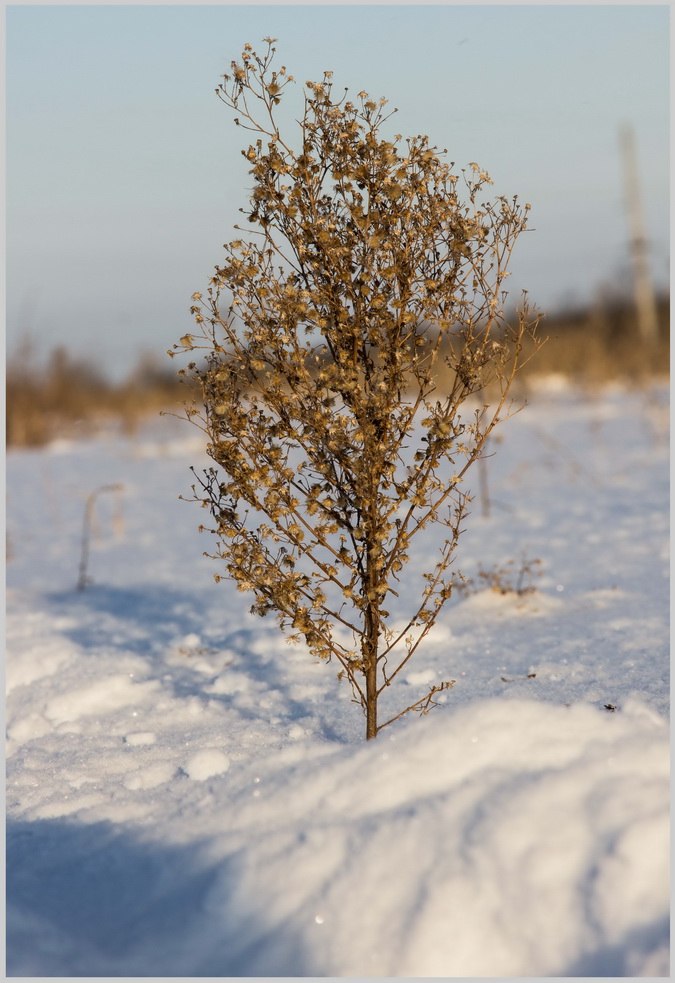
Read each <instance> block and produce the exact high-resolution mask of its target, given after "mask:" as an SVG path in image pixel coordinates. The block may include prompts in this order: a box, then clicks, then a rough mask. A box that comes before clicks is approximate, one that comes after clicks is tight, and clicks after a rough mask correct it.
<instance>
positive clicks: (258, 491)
mask: <svg viewBox="0 0 675 983" xmlns="http://www.w3.org/2000/svg"><path fill="white" fill-rule="evenodd" d="M266 43H267V50H266V53H265V54H264V56H259V55H257V54H256V53H255V52H254V51H253V50H252V48H251V47H250V45H246V47H245V50H244V52H243V54H242V59H241V64H239V63H236V62H233V64H232V74H231V75H225V76H223V82H222V83H221V85H220V86H219V88H218V89H217V90H216V91H217V93H218V95H219V97H220V98H221V99H222V100H223V102H225V104H226V105H227V106H228V107H230V108H232V109H233V110H234V111H235V112H236V113H237V114H238V115H237V118H236V123H237V124H238V125H239V126H240V127H242V128H244V129H248V130H250V131H252V132H253V133H254V134H256V135H257V136H256V139H255V142H254V143H252V144H251V145H250V146H249V147H248V148H247V149H246V150H245V151H242V152H243V153H244V156H245V157H246V158H247V160H248V161H249V162H250V164H251V168H250V174H251V176H252V180H253V189H252V193H251V196H250V203H249V206H248V208H247V209H241V211H242V212H243V213H244V214H245V215H246V217H247V218H248V221H249V223H251V225H252V226H253V227H254V228H253V229H252V230H251V232H252V235H249V236H248V237H246V238H243V237H242V238H241V239H237V240H236V241H234V242H231V243H229V245H227V246H225V251H226V257H225V260H224V262H223V263H222V264H221V265H220V266H218V267H216V269H215V274H214V276H213V277H212V279H211V281H210V286H209V288H208V293H207V295H206V296H205V297H204V296H203V295H202V294H199V293H197V294H195V295H194V296H193V304H194V306H193V307H192V309H191V310H192V313H193V314H194V317H195V319H196V323H197V330H196V332H195V334H194V335H186V336H185V337H184V338H182V339H181V343H180V345H179V346H174V348H175V349H180V350H182V351H186V350H187V351H195V350H199V349H200V348H201V349H204V350H205V357H204V360H203V361H202V362H201V363H200V364H199V365H198V364H197V363H195V362H193V363H191V364H190V366H189V368H188V369H187V370H183V371H184V372H185V371H187V372H188V373H189V374H190V375H191V376H193V377H195V378H196V379H198V381H199V382H200V384H201V389H202V393H203V404H204V405H203V411H199V410H197V409H196V408H195V407H192V408H189V409H188V416H189V417H190V418H191V419H192V420H193V422H196V423H197V424H198V425H199V426H201V427H202V429H203V430H204V432H205V433H206V434H207V435H208V440H209V444H208V453H209V454H210V456H211V457H212V458H213V461H214V462H215V465H216V467H213V468H212V469H210V470H208V471H207V472H205V473H204V476H203V477H202V478H200V479H199V487H198V488H197V486H195V496H196V498H197V500H199V501H200V502H201V503H202V505H203V506H204V507H206V508H208V509H209V510H210V512H211V514H212V516H213V518H214V521H215V527H214V529H213V530H212V531H213V532H215V533H216V534H217V537H218V544H219V545H218V547H217V551H216V555H217V556H218V557H219V558H221V559H222V560H223V561H224V563H225V566H226V569H227V571H228V574H229V575H230V576H231V577H233V578H234V579H235V580H236V581H237V584H238V587H239V588H240V589H241V590H243V591H251V592H252V593H253V595H254V597H255V603H254V605H253V611H255V612H257V613H258V614H260V615H265V614H267V613H268V612H270V611H273V612H276V614H277V615H278V616H279V619H280V622H281V626H282V628H284V629H286V630H288V633H289V634H290V637H291V638H292V639H294V640H302V639H304V641H305V642H306V643H307V645H308V647H309V649H310V651H311V653H312V654H313V655H315V656H318V657H319V658H320V659H325V660H331V659H334V660H336V661H337V662H338V663H339V666H340V673H339V675H340V677H343V678H346V679H347V680H348V681H349V683H350V684H351V687H352V690H353V694H354V699H355V700H356V701H357V702H358V703H359V704H360V705H361V706H362V708H363V710H364V712H365V716H366V736H367V737H368V738H372V737H375V736H376V734H377V733H378V731H379V730H381V729H382V728H383V727H385V726H387V724H388V723H391V720H394V719H398V717H400V716H402V714H403V713H407V712H408V711H409V710H419V711H422V712H426V710H428V709H429V707H430V706H432V705H433V703H434V697H435V696H436V694H437V693H438V692H439V691H441V690H443V689H446V688H447V687H448V686H450V685H452V684H451V683H450V682H444V683H441V684H439V685H437V686H434V687H433V688H432V689H431V691H430V692H429V693H428V694H427V695H426V696H425V697H424V698H423V699H421V700H419V701H417V702H416V703H414V704H413V705H412V706H408V707H406V708H405V709H404V710H402V711H401V713H399V714H396V716H394V717H392V718H391V720H387V721H386V722H385V723H380V722H378V718H377V706H378V698H379V696H380V695H381V693H382V692H383V690H384V689H385V687H388V686H389V685H390V684H391V683H392V682H393V681H394V679H395V678H396V677H397V676H398V675H399V673H400V672H401V670H402V669H403V667H404V666H405V665H406V664H407V663H408V661H409V659H410V658H411V657H412V656H413V654H414V653H415V651H416V650H417V649H418V647H419V645H420V642H421V641H422V639H423V638H424V637H425V636H426V635H427V633H428V632H429V630H430V628H431V627H432V625H433V624H434V621H435V619H436V618H437V616H438V613H439V611H440V609H441V608H442V607H443V605H444V604H445V603H446V601H447V600H448V598H449V597H450V595H451V592H452V589H453V583H454V579H455V576H456V575H455V574H454V573H453V572H452V571H451V569H450V567H451V562H452V559H453V554H454V551H455V547H456V545H457V541H458V537H459V535H460V523H461V521H462V518H463V516H464V514H465V510H466V504H467V500H468V498H467V494H466V493H465V492H464V491H462V481H463V479H464V476H465V474H466V472H467V470H468V468H469V467H470V466H471V464H472V463H473V462H474V461H476V459H477V458H478V457H479V456H480V454H481V451H482V449H483V446H484V443H485V440H486V438H487V437H488V435H489V434H490V432H491V430H492V429H493V427H494V426H495V425H496V423H497V422H498V421H499V419H500V415H502V417H503V414H504V412H505V401H506V398H507V393H508V390H509V386H510V384H511V381H512V379H513V376H514V373H515V371H516V369H517V368H518V365H519V354H520V347H521V340H522V338H523V335H524V333H525V332H527V331H531V330H533V328H534V326H535V324H536V318H534V319H533V318H532V317H531V316H530V315H529V313H528V311H527V309H526V307H525V309H524V310H523V311H522V312H521V313H520V316H519V323H518V325H517V327H515V328H514V327H509V326H508V325H507V324H506V322H505V320H504V317H503V301H504V296H505V295H504V294H503V281H504V278H505V277H506V276H507V264H508V261H509V257H510V255H511V251H512V249H513V246H514V243H515V241H516V238H517V236H518V235H519V233H520V232H522V231H523V229H524V228H525V225H526V212H527V209H528V208H529V206H527V205H526V206H524V207H521V206H520V205H519V204H518V201H517V199H516V198H514V199H513V200H511V201H509V200H507V199H506V198H498V199H497V200H496V202H495V203H481V202H480V198H481V191H482V189H483V187H484V186H485V185H486V184H487V183H489V178H488V177H487V175H486V174H485V173H484V172H483V171H481V170H480V169H479V168H478V166H477V165H470V167H469V169H468V170H467V171H465V172H462V180H461V183H462V185H463V189H464V193H465V198H466V200H465V202H464V203H463V202H462V201H461V200H460V194H459V190H458V184H459V183H460V180H459V179H458V177H457V175H455V174H454V173H453V172H452V165H448V164H446V163H444V162H443V161H442V160H441V158H440V156H439V153H438V152H437V150H436V148H434V147H430V146H429V141H428V139H427V138H426V137H415V138H412V139H409V140H407V141H405V145H404V146H402V138H401V137H400V136H396V137H394V139H393V141H390V140H385V139H383V137H382V136H381V132H380V131H381V129H382V126H383V124H384V123H385V120H386V119H388V118H389V117H388V116H387V115H385V108H384V107H385V100H379V101H378V102H376V101H375V100H372V99H370V98H369V97H368V95H367V94H366V93H365V92H361V93H359V95H358V96H357V99H356V101H355V102H350V101H349V100H348V99H347V93H346V91H345V94H344V95H343V96H342V98H341V99H340V100H339V101H334V99H333V96H332V82H331V73H330V72H326V73H325V75H324V79H323V81H322V82H321V83H312V82H308V83H307V84H306V94H305V102H304V114H303V117H302V120H301V121H300V124H299V125H300V130H299V138H300V139H299V148H298V149H293V147H292V143H291V142H287V139H286V138H284V137H283V136H282V134H281V133H280V131H279V128H278V126H277V120H276V116H275V107H276V106H277V105H278V104H279V102H280V100H281V98H282V95H283V94H284V91H285V89H286V88H287V86H288V85H289V83H291V82H292V81H293V78H292V76H290V75H288V74H287V73H286V69H285V68H284V67H281V68H280V69H279V70H278V71H277V70H273V69H272V67H271V66H272V62H273V58H274V53H275V48H274V47H273V39H266ZM256 107H257V112H256V111H255V110H256ZM237 229H238V230H239V231H242V230H241V228H240V227H239V226H237ZM225 298H227V299H225ZM448 341H450V344H448ZM444 363H446V364H445V365H444ZM448 368H449V369H450V370H451V372H450V373H448ZM439 370H442V371H443V376H444V378H447V377H448V375H449V377H450V379H451V382H450V383H449V384H448V385H444V388H443V389H441V388H440V387H439V384H438V380H439ZM487 385H491V386H493V387H494V389H495V392H496V398H495V400H494V402H493V404H492V406H491V407H488V406H485V405H483V406H481V408H480V409H479V410H477V411H475V412H474V413H473V414H472V415H467V414H466V412H465V413H462V412H461V410H462V407H463V404H465V403H466V400H467V399H468V398H469V397H475V396H477V395H478V394H480V393H481V391H482V390H483V389H484V388H485V387H486V386H487ZM431 522H437V523H440V524H441V525H443V526H444V527H445V529H446V534H445V537H444V538H443V539H442V540H441V543H440V550H439V555H438V557H437V562H436V563H435V565H433V569H432V570H431V571H430V572H429V573H427V574H425V575H424V576H425V584H424V585H422V588H421V589H420V592H419V596H418V597H417V598H416V599H415V600H414V602H413V603H412V605H411V606H410V609H409V610H408V611H407V613H406V614H405V617H404V621H405V623H404V624H403V626H402V627H401V625H400V623H401V617H402V615H401V609H402V608H405V603H404V602H405V600H408V599H409V598H408V591H406V598H405V599H402V598H399V596H398V593H397V590H396V587H397V584H398V582H399V575H400V574H401V571H402V569H403V567H404V565H405V564H406V562H407V561H408V559H409V556H410V549H411V546H412V541H413V539H414V537H415V535H416V533H418V532H419V531H420V530H421V529H423V528H424V527H425V526H426V525H427V524H428V523H431ZM392 597H395V598H396V599H397V600H396V601H395V604H396V623H397V627H396V629H394V628H392V627H391V625H390V620H391V619H390V615H389V612H388V610H387V608H388V607H389V606H390V601H391V598H392Z"/></svg>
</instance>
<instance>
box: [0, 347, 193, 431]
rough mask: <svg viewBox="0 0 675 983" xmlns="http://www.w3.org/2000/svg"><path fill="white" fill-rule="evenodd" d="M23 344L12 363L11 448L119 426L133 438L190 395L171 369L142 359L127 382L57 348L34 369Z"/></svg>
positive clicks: (9, 392)
mask: <svg viewBox="0 0 675 983" xmlns="http://www.w3.org/2000/svg"><path fill="white" fill-rule="evenodd" d="M36 361H37V360H36V357H35V355H34V352H33V349H32V346H31V344H30V343H29V342H25V343H24V344H22V345H21V346H20V347H19V349H18V350H17V351H16V352H15V353H14V354H13V355H12V356H10V358H9V359H8V366H7V386H6V390H7V391H6V398H7V445H8V446H9V447H12V446H20V447H37V446H41V445H43V444H46V443H49V441H51V440H54V439H56V438H60V437H76V436H89V435H91V434H93V433H95V432H96V431H97V430H99V429H100V428H101V427H102V426H105V425H109V424H111V423H112V424H115V425H117V426H119V427H121V429H122V430H123V431H124V432H125V433H133V432H134V430H135V429H136V428H137V427H138V425H139V424H140V423H141V422H142V421H143V420H145V419H146V418H147V417H149V416H152V415H157V414H159V413H160V412H161V411H162V410H166V409H173V408H175V407H177V406H178V405H180V403H181V402H182V401H183V400H185V399H186V398H188V397H189V396H190V395H191V394H190V393H189V392H188V391H187V390H188V389H189V385H188V383H185V382H183V381H181V380H179V379H178V378H177V376H176V373H175V372H174V371H173V367H171V366H166V367H164V366H161V364H159V363H158V362H156V361H155V360H154V359H152V358H150V357H147V356H144V357H143V358H141V360H140V361H139V364H138V366H137V367H136V368H135V369H134V371H133V372H132V373H131V374H130V375H129V377H128V378H127V379H125V380H124V381H122V382H120V383H113V382H111V381H110V380H109V379H108V378H106V376H105V375H104V374H103V373H102V372H101V370H100V369H99V368H98V367H97V366H96V365H94V364H92V363H91V362H90V361H87V360H85V359H81V358H77V357H75V356H73V355H71V354H70V353H69V352H68V351H67V350H66V349H65V348H63V347H58V348H56V349H54V351H53V352H52V353H51V355H50V357H49V359H48V361H47V364H46V365H45V366H43V367H40V366H39V365H37V364H36Z"/></svg>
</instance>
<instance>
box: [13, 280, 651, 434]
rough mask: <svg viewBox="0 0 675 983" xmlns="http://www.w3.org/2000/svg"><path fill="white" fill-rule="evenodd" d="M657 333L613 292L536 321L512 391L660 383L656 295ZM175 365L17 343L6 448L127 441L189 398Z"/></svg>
mask: <svg viewBox="0 0 675 983" xmlns="http://www.w3.org/2000/svg"><path fill="white" fill-rule="evenodd" d="M656 309H657V325H658V330H657V336H656V338H655V339H653V340H652V341H651V342H647V341H646V340H645V339H644V338H643V337H642V336H641V334H640V331H639V324H638V318H637V316H636V310H635V305H634V303H633V301H632V300H631V299H628V298H626V297H625V296H623V297H622V296H621V295H617V296H615V297H612V296H609V297H607V296H605V297H603V298H602V299H599V300H598V301H597V302H596V304H595V305H594V306H593V307H592V308H589V309H576V310H575V309H569V310H562V311H558V312H557V313H554V314H547V315H546V316H544V318H543V320H542V322H541V325H540V337H541V339H542V340H543V339H546V340H545V343H544V344H543V345H542V346H541V347H540V348H539V350H538V351H536V352H534V354H533V357H532V358H531V359H530V361H529V362H528V363H527V364H526V365H525V367H524V368H523V369H522V372H521V374H520V377H519V380H518V388H519V390H520V391H522V390H525V391H526V390H527V387H528V384H529V383H531V381H532V379H533V378H536V377H539V378H540V377H541V376H545V375H550V374H557V375H563V376H565V377H566V378H567V379H568V380H569V382H570V383H571V384H575V385H578V386H582V387H586V388H593V387H597V386H601V385H603V384H605V383H609V382H621V383H624V384H627V385H631V386H635V385H643V384H645V383H647V382H649V381H650V380H656V379H661V380H663V379H665V378H667V377H668V372H669V361H670V330H669V328H670V298H669V297H668V296H661V297H658V298H657V304H656ZM179 368H180V365H178V364H176V363H173V362H171V361H170V360H169V359H168V357H167V358H166V360H165V364H163V363H162V362H161V361H160V360H159V359H158V358H156V357H155V356H148V355H146V356H143V357H141V358H140V360H139V363H138V365H137V366H136V368H135V369H134V370H133V372H132V373H131V374H130V375H129V376H128V378H126V379H124V380H122V381H121V382H113V381H111V380H110V379H109V378H107V377H106V375H105V373H104V372H103V371H102V370H101V368H100V366H98V365H96V364H95V363H93V362H91V361H88V360H86V359H82V358H80V357H76V356H74V355H72V354H71V353H69V352H68V351H67V350H66V349H65V348H64V347H57V348H55V349H54V350H53V351H52V352H51V353H50V354H49V356H48V358H47V360H46V361H45V360H44V358H42V359H41V358H40V355H39V353H38V352H37V351H36V349H35V347H34V345H33V344H32V343H31V342H30V340H28V339H25V340H24V341H23V342H22V344H21V345H20V346H19V347H18V348H17V349H16V350H15V351H14V352H12V353H10V354H9V355H8V359H7V384H6V398H7V416H6V419H7V445H8V446H9V447H37V446H41V445H43V444H46V443H48V442H50V441H51V440H54V439H57V438H64V437H65V438H73V437H76V436H80V435H81V436H90V435H92V434H94V433H96V432H98V431H100V429H101V428H102V427H105V426H114V427H116V428H119V429H121V430H122V431H123V432H125V433H128V434H132V433H134V431H135V430H136V429H137V428H138V427H139V425H140V424H141V423H142V422H143V421H145V420H147V419H148V417H150V416H157V414H159V413H160V412H161V411H163V410H168V411H170V412H171V411H180V407H181V404H182V403H183V402H191V400H192V398H193V396H195V395H196V393H195V392H194V391H193V390H191V388H190V382H189V381H185V380H184V379H182V378H179V376H178V374H177V370H178V369H179Z"/></svg>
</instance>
